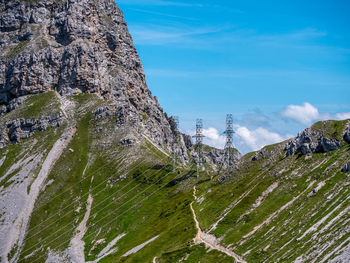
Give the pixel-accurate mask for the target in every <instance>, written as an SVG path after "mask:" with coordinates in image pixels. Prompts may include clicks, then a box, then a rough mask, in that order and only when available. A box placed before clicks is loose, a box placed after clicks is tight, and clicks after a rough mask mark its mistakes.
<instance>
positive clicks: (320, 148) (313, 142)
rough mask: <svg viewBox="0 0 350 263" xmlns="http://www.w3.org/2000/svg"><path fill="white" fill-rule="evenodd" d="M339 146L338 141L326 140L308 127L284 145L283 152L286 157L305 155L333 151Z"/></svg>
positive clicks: (321, 134)
mask: <svg viewBox="0 0 350 263" xmlns="http://www.w3.org/2000/svg"><path fill="white" fill-rule="evenodd" d="M344 138H345V135H344ZM340 146H341V142H340V141H339V140H338V139H336V138H328V137H327V136H325V135H324V134H323V133H322V132H320V131H317V130H315V129H313V127H310V128H307V129H305V130H304V131H303V132H300V133H299V134H298V136H297V137H296V138H294V139H292V140H290V141H289V142H288V143H287V144H286V147H285V151H286V156H291V155H294V154H302V155H307V154H312V153H326V152H329V151H334V150H336V149H338V148H339V147H340Z"/></svg>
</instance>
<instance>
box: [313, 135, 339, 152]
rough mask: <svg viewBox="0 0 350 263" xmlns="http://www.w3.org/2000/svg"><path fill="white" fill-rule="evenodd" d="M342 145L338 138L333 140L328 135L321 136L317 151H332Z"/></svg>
mask: <svg viewBox="0 0 350 263" xmlns="http://www.w3.org/2000/svg"><path fill="white" fill-rule="evenodd" d="M339 147H340V142H338V141H337V140H331V139H328V138H327V137H320V138H319V141H318V145H317V148H316V152H323V153H326V152H330V151H334V150H336V149H338V148H339Z"/></svg>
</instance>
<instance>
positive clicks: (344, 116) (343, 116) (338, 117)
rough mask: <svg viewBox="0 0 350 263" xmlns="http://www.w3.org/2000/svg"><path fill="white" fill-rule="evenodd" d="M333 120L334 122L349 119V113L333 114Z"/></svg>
mask: <svg viewBox="0 0 350 263" xmlns="http://www.w3.org/2000/svg"><path fill="white" fill-rule="evenodd" d="M335 119H336V120H346V119H350V112H339V113H337V114H335Z"/></svg>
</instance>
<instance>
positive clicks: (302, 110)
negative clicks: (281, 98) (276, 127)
mask: <svg viewBox="0 0 350 263" xmlns="http://www.w3.org/2000/svg"><path fill="white" fill-rule="evenodd" d="M282 116H284V117H286V118H289V119H292V120H295V121H297V122H300V123H302V124H306V125H309V124H311V123H312V122H313V121H315V120H324V119H327V118H329V115H328V114H320V113H319V111H318V109H317V108H316V107H315V106H313V105H311V104H310V103H308V102H305V103H304V104H303V105H301V106H299V105H289V106H287V108H286V109H285V110H284V111H283V112H282Z"/></svg>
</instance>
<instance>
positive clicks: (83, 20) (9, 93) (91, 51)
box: [0, 0, 187, 158]
mask: <svg viewBox="0 0 350 263" xmlns="http://www.w3.org/2000/svg"><path fill="white" fill-rule="evenodd" d="M0 13H1V16H0V51H1V52H0V54H1V57H0V106H1V107H0V116H1V115H3V114H5V113H6V112H9V111H11V110H13V109H14V108H15V107H16V105H18V104H20V103H21V102H22V101H21V98H23V96H25V95H29V94H37V93H42V92H46V91H49V90H55V91H57V92H58V93H59V94H61V95H62V96H67V95H74V94H79V93H96V94H98V95H100V96H101V97H103V98H104V99H106V100H109V101H111V102H112V103H113V107H111V109H100V111H99V112H96V113H95V114H96V116H97V117H103V116H106V115H116V116H117V125H119V126H120V125H130V126H133V127H135V129H134V130H135V131H137V132H138V133H139V134H144V135H145V136H147V137H148V138H150V139H152V141H153V142H155V143H156V144H158V145H162V146H163V147H165V148H168V149H171V144H172V140H173V136H172V127H171V125H170V124H169V118H168V117H167V115H166V114H165V113H164V112H163V109H162V108H161V107H160V105H159V103H158V101H157V99H156V98H155V97H153V96H152V94H151V92H150V91H149V89H148V87H147V84H146V81H145V74H144V70H143V67H142V64H141V61H140V58H139V56H138V53H137V51H136V48H135V47H134V44H133V40H132V37H131V36H130V34H129V32H128V28H127V24H126V22H125V20H124V18H123V13H122V12H121V10H120V9H119V7H118V6H117V4H116V3H115V1H114V0H101V1H95V0H65V1H57V0H38V1H20V0H11V1H8V0H0ZM182 142H183V140H182ZM179 148H181V149H179V152H184V153H185V155H186V147H185V145H184V143H182V144H181V145H179ZM186 158H187V157H186Z"/></svg>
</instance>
